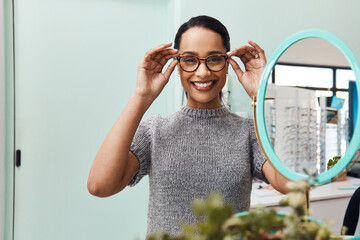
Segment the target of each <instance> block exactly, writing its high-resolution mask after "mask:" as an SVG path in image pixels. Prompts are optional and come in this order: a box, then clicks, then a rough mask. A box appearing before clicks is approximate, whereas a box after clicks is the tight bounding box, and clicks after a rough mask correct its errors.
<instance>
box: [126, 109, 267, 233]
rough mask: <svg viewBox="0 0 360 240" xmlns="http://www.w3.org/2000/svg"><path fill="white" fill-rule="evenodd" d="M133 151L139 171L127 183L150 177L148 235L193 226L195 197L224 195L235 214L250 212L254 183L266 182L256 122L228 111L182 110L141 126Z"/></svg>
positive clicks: (133, 144) (148, 120)
mask: <svg viewBox="0 0 360 240" xmlns="http://www.w3.org/2000/svg"><path fill="white" fill-rule="evenodd" d="M130 150H131V151H132V152H133V153H134V154H135V155H136V156H137V158H138V159H139V161H140V169H139V171H138V172H137V173H136V175H135V176H134V178H133V179H132V180H131V182H130V183H129V186H134V185H136V184H137V183H138V182H139V181H140V179H141V178H142V177H143V176H145V175H147V174H149V183H150V196H149V209H148V229H147V234H150V233H153V232H155V231H158V230H160V231H161V230H162V231H166V232H169V233H172V234H175V233H178V232H179V231H180V227H179V224H180V223H181V222H193V221H194V216H193V214H192V212H191V209H190V205H191V202H192V201H193V200H194V199H195V198H199V197H200V198H206V197H207V196H208V194H209V193H210V192H212V191H216V192H219V193H221V194H222V195H223V196H224V200H225V201H226V202H227V203H230V204H232V205H233V206H234V209H235V211H236V212H240V211H244V210H248V209H249V207H250V192H251V183H252V178H253V177H256V178H258V179H261V180H264V181H266V178H265V177H264V175H263V174H262V171H261V168H262V165H263V164H264V162H265V159H264V157H263V155H262V153H261V151H260V148H259V145H258V143H257V141H256V137H255V132H254V127H253V122H252V120H251V119H245V118H241V117H239V116H237V115H235V114H232V113H230V112H229V111H228V110H227V109H226V108H224V107H222V108H217V109H193V108H188V107H181V109H180V110H179V111H177V112H175V113H173V114H170V115H167V116H159V115H158V116H154V117H151V118H149V119H146V120H144V121H142V122H141V123H140V125H139V127H138V129H137V131H136V134H135V136H134V139H133V142H132V145H131V147H130Z"/></svg>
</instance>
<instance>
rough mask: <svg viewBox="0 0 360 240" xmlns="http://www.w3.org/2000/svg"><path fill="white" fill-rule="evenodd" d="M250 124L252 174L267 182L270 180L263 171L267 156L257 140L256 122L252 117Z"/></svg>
mask: <svg viewBox="0 0 360 240" xmlns="http://www.w3.org/2000/svg"><path fill="white" fill-rule="evenodd" d="M249 124H250V128H249V129H250V149H251V155H250V158H251V170H252V176H253V177H254V178H257V179H259V180H262V181H264V182H266V183H269V181H268V180H267V179H266V177H265V175H264V174H263V172H262V167H263V165H264V163H265V162H266V158H265V157H264V155H263V153H262V151H261V148H260V145H259V143H258V141H257V138H256V134H255V129H254V122H253V120H252V119H249Z"/></svg>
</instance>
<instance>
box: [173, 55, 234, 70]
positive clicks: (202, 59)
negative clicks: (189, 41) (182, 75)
mask: <svg viewBox="0 0 360 240" xmlns="http://www.w3.org/2000/svg"><path fill="white" fill-rule="evenodd" d="M214 56H221V57H224V58H225V64H224V66H223V67H222V68H221V69H220V70H216V71H214V70H211V69H210V68H209V66H208V62H207V60H208V58H210V57H214ZM183 57H194V58H196V59H197V60H198V65H197V66H196V68H195V69H194V70H192V71H187V70H185V69H184V68H183V67H182V66H181V63H180V59H181V58H183ZM228 58H229V56H228V55H226V54H212V55H209V56H207V57H206V58H199V57H198V56H195V55H182V56H178V57H176V59H177V60H178V62H179V65H180V68H181V69H182V70H183V71H184V72H195V71H196V70H197V69H198V68H199V66H200V61H205V66H206V67H207V69H209V71H211V72H220V71H221V70H223V69H224V68H225V66H226V62H227V61H228Z"/></svg>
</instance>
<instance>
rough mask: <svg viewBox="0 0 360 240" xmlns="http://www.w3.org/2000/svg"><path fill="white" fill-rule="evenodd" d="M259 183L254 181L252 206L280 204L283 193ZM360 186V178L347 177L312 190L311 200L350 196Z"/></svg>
mask: <svg viewBox="0 0 360 240" xmlns="http://www.w3.org/2000/svg"><path fill="white" fill-rule="evenodd" d="M259 185H261V186H264V185H266V184H264V183H262V184H259V183H253V189H252V192H251V206H250V207H251V208H254V207H256V206H257V205H259V204H261V205H264V206H279V201H280V199H281V198H282V197H283V195H282V194H281V193H279V192H276V191H275V190H268V189H263V188H261V189H259V188H258V187H259ZM358 187H360V178H353V177H349V176H348V177H347V180H346V181H342V182H333V183H329V184H326V185H323V186H319V187H315V188H313V189H312V190H311V191H310V202H315V201H322V200H328V199H335V198H350V197H351V196H352V194H353V193H354V191H355V190H356V189H357V188H358Z"/></svg>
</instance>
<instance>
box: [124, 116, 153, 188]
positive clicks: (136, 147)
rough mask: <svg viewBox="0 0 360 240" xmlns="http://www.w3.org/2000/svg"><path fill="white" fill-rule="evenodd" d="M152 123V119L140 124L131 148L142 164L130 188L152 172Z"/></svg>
mask: <svg viewBox="0 0 360 240" xmlns="http://www.w3.org/2000/svg"><path fill="white" fill-rule="evenodd" d="M151 123H152V118H149V119H146V120H143V121H141V122H140V124H139V126H138V128H137V130H136V132H135V135H134V138H133V141H132V143H131V146H130V151H131V152H132V153H133V154H134V155H135V156H136V157H137V159H138V160H139V163H140V167H139V170H138V171H137V172H136V173H135V175H134V177H133V178H132V179H131V181H130V182H129V184H128V186H130V187H133V186H135V185H136V184H137V183H138V182H139V181H140V180H141V179H142V178H143V177H144V176H145V175H147V174H149V171H150V164H151V129H152V128H151Z"/></svg>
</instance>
